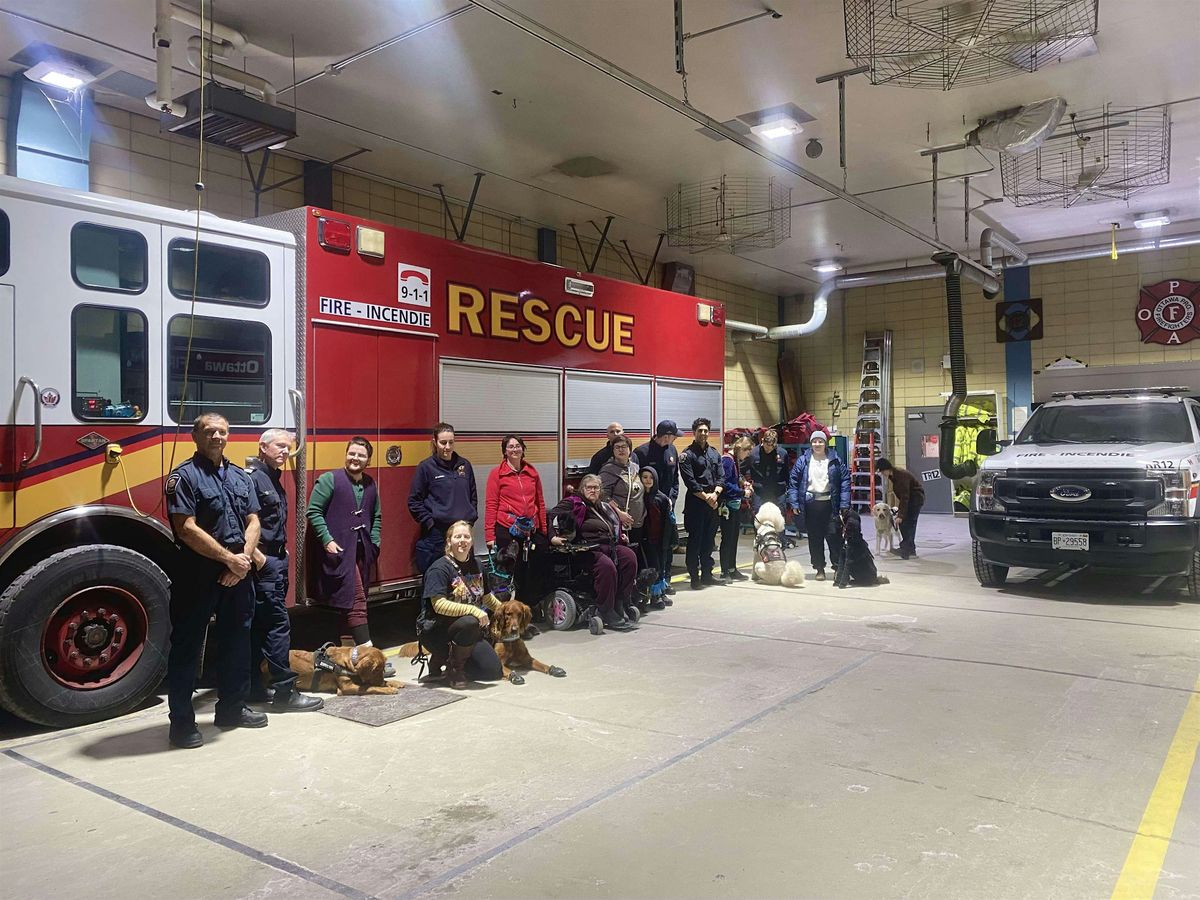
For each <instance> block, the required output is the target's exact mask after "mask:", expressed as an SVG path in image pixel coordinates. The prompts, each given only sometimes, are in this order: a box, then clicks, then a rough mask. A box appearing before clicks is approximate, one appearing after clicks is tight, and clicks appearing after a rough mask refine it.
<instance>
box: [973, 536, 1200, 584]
mask: <svg viewBox="0 0 1200 900" xmlns="http://www.w3.org/2000/svg"><path fill="white" fill-rule="evenodd" d="M971 562H973V563H974V564H975V577H976V578H977V579H978V580H979V583H980V585H982V586H983V587H1000V586H1001V585H1003V584H1004V582H1005V581H1007V580H1008V566H998V565H996V564H995V563H990V562H988V561H987V560H986V559H984V558H983V550H982V549H981V548H980V546H979V541H974V542H972V544H971ZM1192 571H1193V572H1196V573H1197V575H1198V576H1200V570H1198V569H1197V566H1196V563H1195V561H1193V563H1192ZM1188 583H1189V585H1190V584H1191V581H1190V580H1189V582H1188ZM1197 585H1198V586H1200V581H1197Z"/></svg>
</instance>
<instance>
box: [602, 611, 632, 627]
mask: <svg viewBox="0 0 1200 900" xmlns="http://www.w3.org/2000/svg"><path fill="white" fill-rule="evenodd" d="M602 620H603V622H604V627H605V628H611V629H612V630H613V631H635V630H636V629H637V626H636V625H635V624H633V623H632V622H630V621H629V620H628V619H626V618H622V617H621V616H618V615H617V614H616V613H610V614H609V615H606V616H603V617H602Z"/></svg>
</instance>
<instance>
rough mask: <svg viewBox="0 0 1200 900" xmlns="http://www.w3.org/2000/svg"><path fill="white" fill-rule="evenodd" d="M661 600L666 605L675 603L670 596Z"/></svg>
mask: <svg viewBox="0 0 1200 900" xmlns="http://www.w3.org/2000/svg"><path fill="white" fill-rule="evenodd" d="M662 602H663V603H665V604H666V605H667V606H674V605H675V601H674V600H672V599H671V598H670V597H663V601H662Z"/></svg>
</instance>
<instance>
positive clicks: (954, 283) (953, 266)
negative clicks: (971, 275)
mask: <svg viewBox="0 0 1200 900" xmlns="http://www.w3.org/2000/svg"><path fill="white" fill-rule="evenodd" d="M933 259H934V261H935V262H937V263H940V264H942V265H944V266H945V267H946V324H947V327H948V329H949V332H950V398H949V399H948V400H947V401H946V406H945V408H944V409H943V410H942V424H941V426H940V427H939V431H940V432H941V437H940V440H939V441H938V467H939V468H940V469H941V470H942V474H943V475H944V476H945V477H946V478H949V479H951V480H952V481H953V480H957V479H959V478H971V477H973V476H974V475H975V473H976V472H977V471H979V466H978V464H977V463H976V462H975V460H973V459H972V460H967V461H966V462H964V463H962V464H961V465H958V466H956V465H955V464H954V450H955V445H956V437H957V434H958V425H959V421H958V410H959V407H961V406H962V405H963V402H964V401H965V400H966V399H967V350H966V341H965V339H964V337H963V311H962V276H961V275H960V274H959V273H960V271H961V269H960V265H959V261H958V257H957V256H956V255H954V254H948V253H947V254H942V253H939V254H937V255H936V256H934V258H933Z"/></svg>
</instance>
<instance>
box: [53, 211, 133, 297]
mask: <svg viewBox="0 0 1200 900" xmlns="http://www.w3.org/2000/svg"><path fill="white" fill-rule="evenodd" d="M146 256H147V251H146V238H145V237H143V236H142V234H141V233H140V232H137V231H129V230H128V229H125V228H108V227H106V226H104V225H92V224H90V223H87V222H80V223H79V224H78V225H76V226H75V227H74V228H72V229H71V277H72V278H74V279H75V283H76V284H77V285H79V286H80V287H83V288H90V289H91V290H95V291H119V292H121V293H125V294H140V293H141V292H142V291H144V290H145V289H146Z"/></svg>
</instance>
